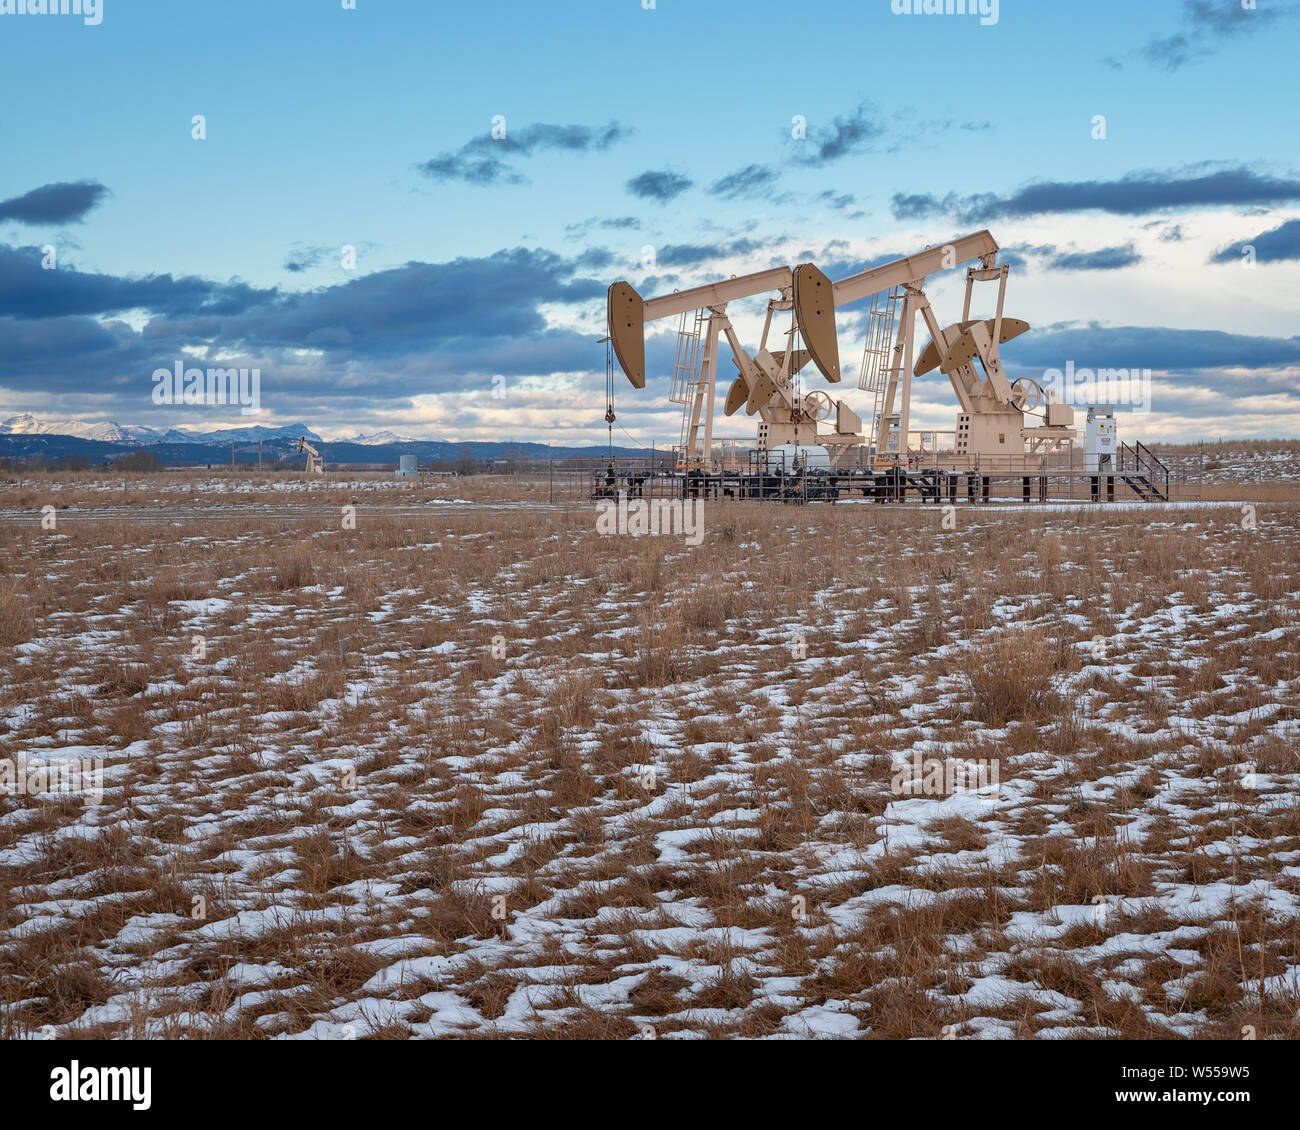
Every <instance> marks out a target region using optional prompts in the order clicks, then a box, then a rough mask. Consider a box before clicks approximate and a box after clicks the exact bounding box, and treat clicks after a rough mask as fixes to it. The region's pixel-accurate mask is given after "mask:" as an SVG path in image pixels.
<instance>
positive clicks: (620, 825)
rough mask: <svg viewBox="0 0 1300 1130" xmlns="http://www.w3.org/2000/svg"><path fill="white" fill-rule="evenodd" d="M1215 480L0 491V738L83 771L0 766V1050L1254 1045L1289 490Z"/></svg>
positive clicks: (1279, 997) (349, 484)
mask: <svg viewBox="0 0 1300 1130" xmlns="http://www.w3.org/2000/svg"><path fill="white" fill-rule="evenodd" d="M1211 488H1212V489H1211ZM1215 491H1221V492H1222V493H1221V494H1219V495H1218V497H1220V498H1230V499H1233V500H1235V501H1234V502H1232V503H1231V504H1226V503H1222V502H1220V503H1219V504H1217V505H1208V504H1207V505H1187V506H1179V507H1160V506H1149V507H1148V506H1143V505H1140V504H1135V505H1129V506H1114V507H1097V508H1083V507H1080V508H1072V507H1048V508H1043V509H1037V508H1033V507H1026V508H1024V509H1018V508H1015V507H989V508H967V507H964V506H962V507H959V508H958V510H957V513H956V528H955V529H952V530H948V529H944V528H942V525H941V511H940V510H939V509H938V508H937V507H922V506H920V505H913V506H910V507H888V508H886V507H877V506H872V505H867V504H850V505H841V506H836V507H828V506H820V507H818V506H810V507H802V508H795V507H783V506H778V505H755V504H716V505H715V504H709V505H708V506H706V509H705V536H704V540H703V543H702V544H701V545H699V546H696V547H691V546H688V545H686V544H684V542H683V539H681V538H680V537H672V536H665V537H657V538H639V539H633V538H628V537H601V536H598V535H597V533H596V532H595V529H594V510H593V506H592V504H591V503H586V504H579V503H568V504H565V505H560V506H554V507H551V506H547V505H545V502H546V498H547V493H546V481H545V478H544V477H543V478H541V479H540V480H537V481H535V482H534V483H533V484H532V485H531V486H529V485H526V484H521V483H519V482H518V481H516V480H509V479H500V480H489V479H483V480H456V481H453V482H450V483H439V484H430V483H421V484H418V485H417V486H414V487H401V486H400V485H398V484H395V483H393V482H392V481H391V480H385V479H381V478H379V477H370V478H366V477H364V476H357V477H354V478H353V479H350V480H346V481H342V482H340V481H337V480H330V481H327V482H325V483H318V484H316V485H315V486H314V487H312V488H308V487H307V486H306V484H305V480H304V479H302V478H298V477H295V478H292V479H289V478H281V479H273V478H270V477H268V478H266V479H256V478H254V477H251V476H234V477H230V478H224V477H222V476H217V475H210V474H205V475H197V474H196V475H165V476H141V477H138V478H132V477H120V476H119V477H117V478H111V477H96V476H94V475H80V476H78V475H68V476H36V477H34V478H31V477H29V478H25V479H23V480H21V481H18V480H10V481H8V482H4V483H0V511H3V512H4V514H3V516H0V667H2V669H3V673H4V674H3V684H2V685H0V761H4V760H6V759H7V760H9V761H10V762H16V761H17V759H18V758H19V757H20V756H25V757H26V758H27V759H29V761H30V759H37V758H39V759H43V760H44V761H62V760H66V759H69V758H101V759H102V761H103V766H104V775H103V788H104V792H103V796H102V803H99V804H88V803H86V801H85V800H84V799H83V798H80V797H72V796H66V795H65V796H59V795H52V794H50V793H48V792H47V793H40V794H38V795H31V794H29V793H15V795H10V796H5V797H0V1037H6V1038H13V1037H20V1036H34V1035H46V1036H86V1037H112V1036H150V1037H227V1038H228V1037H235V1038H266V1037H277V1036H278V1037H284V1036H298V1037H307V1038H318V1037H329V1038H353V1037H355V1038H368V1037H378V1038H405V1037H412V1036H419V1037H445V1036H472V1037H518V1036H536V1037H602V1038H618V1039H622V1038H633V1037H638V1036H642V1037H644V1036H649V1035H655V1036H658V1037H662V1038H683V1037H688V1036H692V1037H701V1036H702V1037H763V1036H786V1037H790V1036H809V1035H813V1036H850V1037H864V1036H865V1037H874V1038H885V1039H903V1038H912V1037H924V1038H942V1037H944V1036H956V1037H958V1038H966V1037H1014V1038H1035V1037H1037V1038H1061V1037H1064V1038H1113V1037H1129V1038H1131V1037H1143V1038H1152V1037H1157V1038H1165V1037H1168V1038H1233V1039H1236V1038H1241V1036H1242V1035H1243V1034H1256V1035H1258V1037H1259V1038H1261V1039H1263V1038H1275V1037H1284V1038H1296V1037H1298V1036H1300V916H1298V910H1297V907H1298V906H1300V803H1298V801H1300V755H1298V753H1297V734H1298V733H1300V627H1298V626H1297V613H1298V611H1300V501H1298V500H1297V496H1296V494H1295V493H1294V488H1293V487H1292V486H1291V485H1290V484H1289V483H1287V482H1283V483H1282V484H1281V485H1280V486H1279V485H1278V483H1277V482H1274V481H1268V477H1267V476H1261V477H1260V478H1259V479H1253V478H1243V479H1241V480H1237V481H1225V482H1222V483H1219V484H1217V485H1216V484H1207V490H1206V493H1205V495H1204V497H1206V498H1207V499H1208V498H1211V497H1214V493H1213V492H1215ZM1288 491H1289V492H1290V493H1287V492H1288ZM518 498H525V499H527V500H528V503H527V504H526V505H522V506H521V505H508V504H507V503H508V502H509V501H510V500H512V499H518ZM457 500H463V501H457ZM1241 504H1249V505H1251V506H1253V507H1254V511H1253V513H1248V512H1243V509H1242V505H1241ZM45 505H50V506H54V507H56V511H57V514H58V520H57V524H56V527H55V529H53V530H47V529H42V528H41V527H40V525H39V522H38V514H37V511H39V508H40V507H42V506H45ZM348 505H352V506H355V507H356V511H355V518H356V521H355V527H356V528H355V529H347V528H344V526H343V522H342V511H341V508H342V507H343V506H348ZM18 511H23V512H24V513H23V514H22V515H18V514H17V512H18ZM1252 517H1253V521H1251V520H1250V519H1251V518H1252ZM914 757H921V758H925V759H933V764H931V763H926V764H923V765H922V766H921V769H922V771H923V773H928V772H930V771H931V770H932V769H934V768H935V767H936V766H937V767H938V769H939V770H940V776H942V774H943V771H945V770H947V771H951V770H953V769H954V768H955V767H959V766H968V765H971V764H975V763H984V764H985V765H986V766H992V767H993V768H994V771H995V773H996V785H997V787H996V789H995V790H992V789H991V790H988V791H987V792H986V793H984V794H979V793H976V792H971V791H962V790H960V789H954V788H952V787H950V785H949V783H947V782H940V787H938V788H937V789H936V790H932V791H924V788H923V790H922V792H921V793H920V794H919V795H909V794H908V793H907V792H906V791H905V789H906V785H905V784H904V783H903V782H904V781H905V779H906V778H907V777H908V776H909V774H910V772H911V769H910V767H911V765H912V759H913V758H914Z"/></svg>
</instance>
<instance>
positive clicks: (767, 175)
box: [709, 165, 779, 200]
mask: <svg viewBox="0 0 1300 1130" xmlns="http://www.w3.org/2000/svg"><path fill="white" fill-rule="evenodd" d="M778 179H779V177H778V174H777V172H776V170H775V169H773V168H770V167H769V166H767V165H746V166H745V167H744V168H743V169H737V170H736V171H735V172H734V173H728V174H727V175H726V176H725V177H722V178H721V179H720V180H716V181H714V182H713V184H712V185H711V186H710V187H709V192H710V193H712V194H713V195H714V196H720V197H721V198H722V199H723V200H743V199H746V198H750V197H761V196H766V195H768V194H769V193H770V192H771V190H772V188H773V187H774V186H775V185H776V182H777V180H778Z"/></svg>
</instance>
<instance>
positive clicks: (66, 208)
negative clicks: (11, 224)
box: [0, 181, 108, 224]
mask: <svg viewBox="0 0 1300 1130" xmlns="http://www.w3.org/2000/svg"><path fill="white" fill-rule="evenodd" d="M107 195H108V189H107V188H105V187H104V186H103V185H102V184H99V183H97V182H96V181H75V182H68V181H61V182H59V183H58V184H43V185H41V187H40V188H34V189H32V190H31V192H25V193H23V195H22V196H15V197H13V198H11V199H9V200H2V201H0V220H13V221H15V222H16V223H20V224H79V223H81V222H82V221H83V220H84V219H85V218H86V216H87V214H88V213H89V212H90V211H91V210H92V209H94V208H95V207H96V206H97V205H98V204H99V203H100V202H101V201H102V200H103V199H104V197H105V196H107Z"/></svg>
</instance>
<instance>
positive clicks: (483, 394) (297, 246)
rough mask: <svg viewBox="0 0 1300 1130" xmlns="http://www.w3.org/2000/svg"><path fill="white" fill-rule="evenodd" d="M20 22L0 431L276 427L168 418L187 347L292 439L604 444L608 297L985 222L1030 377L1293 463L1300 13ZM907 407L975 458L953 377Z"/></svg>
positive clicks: (677, 11)
mask: <svg viewBox="0 0 1300 1130" xmlns="http://www.w3.org/2000/svg"><path fill="white" fill-rule="evenodd" d="M14 6H16V4H14V3H13V2H12V0H10V2H9V3H8V4H6V3H5V2H4V0H0V94H2V95H3V98H4V105H5V106H6V107H7V112H6V113H5V114H4V115H2V116H0V145H2V146H3V150H4V152H5V154H6V158H7V159H6V160H5V162H4V164H3V166H0V416H8V415H12V414H16V413H18V412H23V411H30V412H34V413H36V414H38V415H41V416H44V417H47V418H55V419H66V418H80V419H88V420H89V419H101V418H104V417H112V418H114V419H117V420H119V421H121V422H123V423H143V424H152V425H155V426H158V425H169V424H170V425H181V426H190V427H198V428H205V429H206V428H212V427H220V426H222V425H223V424H227V423H228V424H231V425H235V424H247V423H249V422H250V421H249V420H248V419H247V418H240V417H239V415H238V412H237V411H235V410H228V409H221V408H203V407H190V408H177V407H171V408H167V407H159V406H155V405H154V404H153V403H152V399H151V396H150V394H151V391H152V388H153V384H152V381H151V373H152V372H153V370H154V369H156V368H158V367H160V366H165V367H170V366H171V365H172V363H173V362H174V361H175V360H176V359H178V358H180V359H191V358H197V359H200V360H203V359H206V360H208V361H209V362H216V361H221V362H222V363H233V362H236V361H237V362H239V363H241V364H245V365H255V366H258V367H260V369H261V371H262V404H263V417H262V418H263V420H264V422H266V423H272V424H273V423H281V422H289V421H296V420H302V421H304V422H306V423H308V424H309V425H311V426H312V427H314V428H316V430H318V431H320V432H321V433H322V434H324V435H326V436H330V435H343V434H350V433H353V432H357V431H362V432H370V431H378V430H381V429H392V430H395V431H397V432H399V433H402V434H409V435H419V436H427V437H438V438H447V439H458V440H467V439H498V438H511V439H539V440H551V441H553V442H560V443H570V442H599V440H600V439H601V436H602V432H603V424H602V421H601V416H602V415H603V411H604V404H603V391H602V384H603V364H604V356H603V350H602V348H601V347H599V346H597V345H596V344H595V339H596V338H598V337H600V336H602V333H603V326H602V323H603V311H604V297H603V296H604V290H605V288H606V287H607V286H608V284H609V283H610V282H612V281H614V280H616V279H619V278H628V279H629V280H630V281H632V282H633V284H634V285H636V286H638V288H640V289H641V290H642V292H643V293H644V294H646V295H647V296H649V295H652V294H654V293H659V292H662V291H664V290H671V289H674V288H677V287H685V286H690V285H694V284H695V283H698V282H703V281H707V280H709V279H711V278H715V277H724V276H726V275H730V274H739V273H744V272H746V271H751V270H756V269H759V268H762V267H766V266H769V265H772V264H775V263H791V264H793V263H796V262H799V261H802V260H805V259H808V258H812V259H814V260H815V261H817V262H818V263H819V265H821V266H823V268H824V269H827V270H828V272H829V273H831V274H832V275H836V276H838V275H839V274H842V273H849V272H852V271H856V270H859V269H861V268H862V267H864V266H866V265H869V264H871V263H873V262H879V261H881V260H882V259H884V258H887V257H892V256H894V255H897V254H905V253H910V252H912V251H915V250H918V249H920V248H921V247H923V246H925V245H927V244H933V243H940V242H943V241H945V240H947V239H950V238H952V237H954V236H956V235H960V234H963V233H965V232H967V231H973V230H978V229H979V228H982V227H989V228H991V229H992V231H993V233H994V235H995V236H996V237H997V238H998V240H999V241H1000V242H1001V243H1002V244H1003V246H1004V248H1007V249H1008V251H1009V254H1010V257H1011V261H1012V262H1013V263H1014V264H1015V269H1014V270H1013V274H1012V278H1011V281H1010V284H1009V289H1008V312H1009V313H1012V314H1014V315H1016V316H1019V317H1022V318H1025V319H1026V320H1028V321H1030V323H1031V324H1032V325H1033V326H1034V327H1035V328H1034V331H1033V332H1032V333H1030V334H1028V335H1026V336H1025V337H1024V338H1022V339H1020V340H1019V341H1017V342H1016V343H1014V344H1013V345H1011V346H1008V347H1007V350H1006V353H1005V359H1006V361H1007V364H1008V368H1009V369H1010V371H1011V372H1012V374H1013V375H1038V376H1041V374H1042V372H1043V370H1044V369H1045V368H1049V367H1062V366H1064V364H1065V363H1066V362H1067V361H1069V360H1073V361H1074V362H1075V364H1076V365H1078V366H1096V367H1102V366H1111V365H1115V366H1120V367H1126V366H1137V365H1140V366H1143V367H1150V368H1151V369H1152V370H1153V376H1154V382H1155V383H1154V391H1153V397H1152V406H1151V407H1152V411H1151V413H1150V414H1149V415H1145V416H1139V417H1134V418H1133V420H1132V421H1130V422H1129V423H1128V424H1126V430H1127V431H1128V432H1129V433H1130V434H1133V435H1138V436H1140V437H1144V438H1152V439H1154V438H1171V439H1172V438H1182V439H1199V438H1202V437H1212V436H1215V435H1218V434H1225V435H1267V436H1272V435H1296V434H1300V337H1298V336H1297V335H1300V324H1298V323H1300V312H1297V308H1298V306H1300V304H1297V302H1296V298H1297V297H1298V296H1300V158H1298V157H1297V153H1296V140H1295V139H1296V131H1295V128H1294V125H1293V112H1294V103H1295V98H1296V94H1297V85H1296V80H1295V74H1294V67H1295V63H1294V57H1295V49H1296V46H1297V43H1298V42H1300V14H1298V13H1297V5H1296V3H1294V2H1292V3H1278V2H1270V0H1259V2H1258V6H1257V8H1256V10H1254V11H1243V10H1242V9H1241V3H1240V0H1167V2H1166V0H1149V2H1147V3H1143V4H1141V5H1135V4H1132V3H1130V2H1127V0H1113V2H1105V0H1103V2H1090V3H1086V4H1083V3H1068V2H1065V0H1056V2H1052V3H1047V2H1045V0H1001V3H1000V4H999V5H998V11H997V21H996V23H992V24H989V25H988V26H984V25H982V24H981V21H980V18H979V17H978V16H969V15H967V16H961V15H924V14H921V15H913V14H904V15H899V14H895V13H894V12H893V11H892V10H891V8H892V7H894V6H900V5H899V4H896V3H895V4H891V0H853V2H849V0H809V2H807V3H805V4H802V5H790V4H789V3H774V2H772V3H769V2H767V0H691V2H689V3H687V2H685V0H656V6H655V7H654V8H653V9H650V10H647V9H645V8H643V6H642V0H600V2H596V0H570V2H560V0H552V2H550V3H537V2H517V3H516V2H511V3H483V4H479V5H460V4H446V3H435V2H432V0H425V2H420V0H357V3H356V9H355V10H347V9H344V8H343V7H342V4H341V2H340V0H262V2H261V3H254V2H251V0H225V2H223V3H220V4H218V3H201V2H194V3H184V4H179V3H166V2H163V0H103V12H102V17H103V18H102V22H101V23H100V24H99V25H98V26H86V25H85V23H84V21H83V19H81V18H79V17H76V16H73V15H54V16H51V15H33V14H26V15H18V14H7V12H6V8H7V7H14ZM198 114H201V115H204V117H205V119H206V132H207V136H206V139H204V140H196V139H194V138H193V137H192V136H191V134H192V119H193V117H194V115H198ZM795 115H802V116H803V118H804V119H805V120H806V123H807V137H806V138H803V139H801V140H795V139H794V138H792V136H791V129H792V119H793V118H794V116H795ZM1095 115H1104V116H1105V118H1106V137H1105V139H1104V140H1098V139H1094V137H1093V136H1092V135H1093V132H1094V127H1093V119H1094V116H1095ZM501 119H504V134H505V136H504V138H498V139H494V138H493V137H492V136H491V131H492V129H493V124H494V121H496V122H498V124H500V122H501ZM498 132H500V131H499V130H498ZM68 186H76V187H68ZM1246 243H1251V244H1252V245H1253V246H1254V247H1255V248H1256V253H1257V262H1256V265H1255V267H1254V269H1249V270H1248V269H1246V268H1244V267H1243V266H1242V257H1241V254H1240V247H1241V246H1242V245H1243V244H1246ZM47 246H52V247H54V248H55V249H56V261H57V268H56V269H55V270H53V271H42V270H41V266H40V264H41V260H42V257H43V251H42V249H43V248H45V247H47ZM345 246H351V247H354V248H356V266H355V268H352V269H345V268H344V266H343V265H342V262H341V257H342V249H343V248H344V247H345ZM646 247H651V248H653V249H654V251H655V256H656V267H655V269H653V270H647V269H645V268H644V267H643V265H642V260H643V249H644V248H646ZM952 281H953V280H943V279H936V280H934V285H933V286H932V287H931V289H930V291H929V293H930V294H931V297H932V299H933V300H934V301H935V303H936V306H938V305H940V304H941V303H943V304H946V305H947V306H951V304H952V301H953V296H954V294H955V291H954V289H953V286H952ZM759 309H760V304H759V303H757V302H754V303H749V304H742V305H739V306H737V307H736V308H735V310H734V313H735V314H736V321H737V324H738V326H739V327H740V328H741V330H742V336H743V337H745V339H746V341H747V343H748V344H750V345H751V346H752V345H756V344H757V341H756V337H757V332H758V328H759V320H758V311H759ZM956 316H957V315H956V313H954V314H953V315H952V317H953V318H955V317H956ZM948 320H952V319H948ZM847 325H848V326H849V327H850V328H851V327H852V325H853V320H852V318H849V319H848V320H847ZM668 329H670V328H667V327H666V328H665V331H664V333H667V332H668ZM667 342H668V338H667V337H665V336H664V334H661V335H660V337H659V338H658V339H656V341H655V342H652V345H651V349H650V357H651V359H652V364H655V363H656V361H657V363H658V369H657V370H654V371H652V373H651V378H650V382H649V385H648V387H647V389H646V390H645V391H644V392H635V391H634V390H632V389H631V388H630V386H626V385H625V384H624V385H621V386H620V387H619V389H618V393H617V408H618V411H619V416H620V423H621V425H622V426H623V427H624V428H625V429H626V432H627V435H630V436H631V437H632V438H633V439H635V440H636V441H638V442H650V441H652V440H653V441H655V442H658V443H662V442H664V441H665V440H667V439H675V437H676V435H677V432H678V418H677V411H678V410H677V409H676V408H675V407H673V406H671V405H669V404H668V403H667V402H666V399H665V397H664V391H665V387H666V378H667V372H666V369H665V367H664V364H663V354H664V350H665V348H667ZM843 350H844V352H845V354H846V355H847V356H848V357H850V358H852V357H853V356H854V354H855V353H856V352H857V351H860V343H858V342H856V341H852V342H848V341H846V342H845V343H844V344H843ZM494 378H497V381H496V387H497V388H498V389H499V388H500V387H502V385H501V379H502V378H503V379H504V390H505V395H504V396H503V397H493V395H492V392H493V388H494ZM918 396H919V403H918V404H916V405H914V409H913V412H914V419H916V420H919V421H920V423H919V424H917V425H914V426H935V427H951V421H952V416H953V413H954V411H955V407H954V405H953V404H952V401H951V393H950V392H948V391H947V389H946V386H945V385H939V384H929V385H925V386H922V387H920V388H918ZM750 430H751V425H750V423H749V422H747V421H743V420H740V419H736V420H730V421H726V422H725V423H724V424H722V425H721V426H720V428H719V431H720V432H721V433H722V434H735V435H746V434H748V432H749V431H750ZM623 438H624V439H625V441H626V438H627V437H626V436H624V437H623Z"/></svg>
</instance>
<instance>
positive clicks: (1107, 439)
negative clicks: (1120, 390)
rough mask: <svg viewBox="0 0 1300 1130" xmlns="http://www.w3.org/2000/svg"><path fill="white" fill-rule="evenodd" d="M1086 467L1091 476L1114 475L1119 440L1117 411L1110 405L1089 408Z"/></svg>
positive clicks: (1095, 405)
mask: <svg viewBox="0 0 1300 1130" xmlns="http://www.w3.org/2000/svg"><path fill="white" fill-rule="evenodd" d="M1085 435H1086V444H1087V446H1086V448H1085V451H1086V460H1085V466H1086V468H1087V471H1088V474H1090V475H1113V474H1114V473H1115V470H1116V455H1117V453H1118V451H1119V446H1118V444H1119V440H1118V439H1117V437H1116V434H1115V409H1114V407H1113V406H1111V405H1109V404H1093V405H1091V406H1090V407H1089V408H1088V426H1087V431H1086V433H1085Z"/></svg>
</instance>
